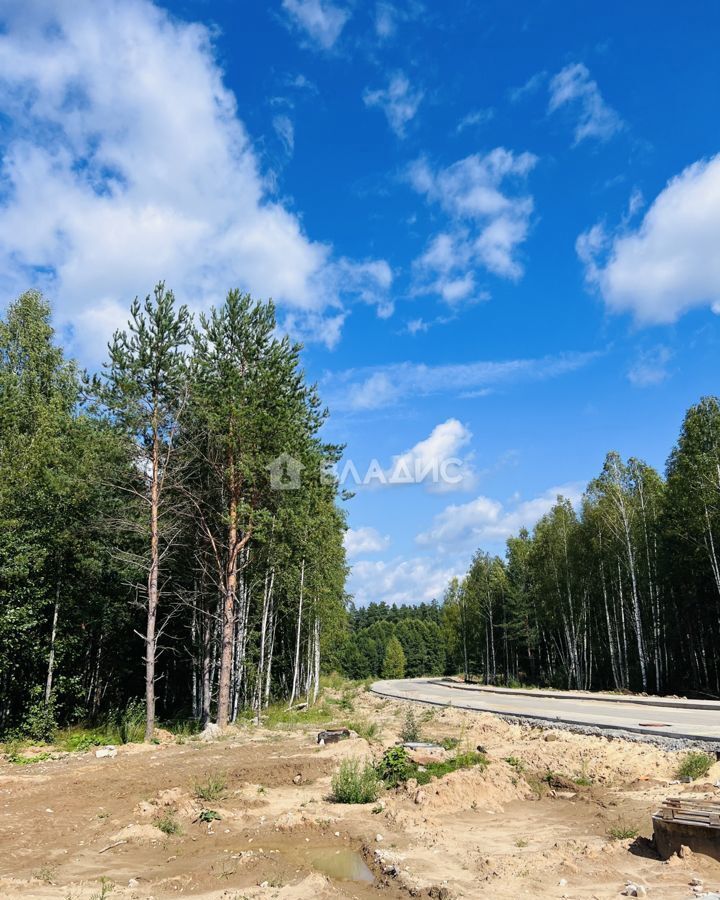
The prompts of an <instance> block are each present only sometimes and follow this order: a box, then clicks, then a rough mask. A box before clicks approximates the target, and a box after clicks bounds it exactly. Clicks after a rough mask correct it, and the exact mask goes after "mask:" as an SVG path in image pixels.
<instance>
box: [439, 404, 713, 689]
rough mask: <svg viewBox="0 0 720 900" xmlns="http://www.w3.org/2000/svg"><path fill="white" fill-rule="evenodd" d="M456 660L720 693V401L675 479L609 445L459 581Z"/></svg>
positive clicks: (482, 671) (613, 683) (540, 678)
mask: <svg viewBox="0 0 720 900" xmlns="http://www.w3.org/2000/svg"><path fill="white" fill-rule="evenodd" d="M443 620H444V623H445V628H446V633H447V636H448V653H449V656H450V659H451V663H450V666H451V667H454V668H456V669H457V670H458V671H463V672H464V673H465V674H466V676H468V677H469V676H471V675H480V676H481V677H482V678H484V679H485V680H486V681H488V682H490V683H494V682H498V681H513V680H517V681H529V682H533V683H538V684H551V685H558V686H564V687H572V688H582V689H589V688H613V689H618V690H622V689H634V690H643V691H655V692H669V691H692V692H697V693H699V694H707V695H712V696H720V660H719V659H718V654H717V652H716V650H717V647H718V643H719V641H720V401H719V400H718V399H717V398H715V397H707V398H704V399H703V400H701V401H700V403H698V404H697V405H696V406H693V407H692V408H691V409H690V410H689V411H688V413H687V415H686V417H685V420H684V423H683V426H682V431H681V434H680V437H679V440H678V443H677V445H676V447H675V448H674V449H673V451H672V453H671V455H670V458H669V460H668V463H667V471H666V473H665V477H664V478H663V477H661V475H660V474H659V473H658V472H656V471H655V470H654V469H653V468H652V467H650V466H648V465H647V464H645V463H643V462H642V461H640V460H638V459H634V458H632V459H629V460H627V461H624V460H623V459H621V457H620V456H619V455H618V454H617V453H609V454H608V456H607V458H606V460H605V464H604V466H603V470H602V472H601V473H600V475H599V476H598V477H597V478H596V479H595V480H594V481H592V482H591V483H590V485H589V486H588V489H587V491H586V493H585V495H584V497H583V500H582V504H581V507H580V510H579V511H576V510H575V509H574V508H573V506H572V504H571V503H570V502H568V501H567V500H565V499H563V498H561V497H559V498H558V500H557V503H556V504H555V506H554V507H553V508H552V510H551V511H550V512H549V513H547V515H545V516H544V517H543V518H542V519H541V520H540V521H539V522H538V523H537V525H536V527H535V529H534V531H533V533H532V534H530V533H529V532H528V531H526V530H523V531H521V532H520V534H519V535H518V536H517V537H513V538H511V539H510V540H509V541H508V543H507V553H506V556H505V558H504V559H501V558H499V557H493V556H490V555H489V554H487V553H484V552H482V551H478V552H477V553H476V554H475V557H474V558H473V561H472V565H471V567H470V570H469V572H468V574H467V575H466V577H465V578H464V579H462V580H461V581H458V580H456V581H453V582H452V583H451V584H450V586H449V587H448V590H447V593H446V596H445V599H444V604H443Z"/></svg>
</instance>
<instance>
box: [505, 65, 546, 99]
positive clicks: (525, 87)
mask: <svg viewBox="0 0 720 900" xmlns="http://www.w3.org/2000/svg"><path fill="white" fill-rule="evenodd" d="M547 77H548V73H547V72H536V73H535V74H534V75H531V76H530V77H529V78H528V80H527V81H526V82H525V84H521V85H520V87H514V88H510V90H509V91H508V94H509V97H510V102H511V103H519V102H520V101H521V100H524V99H525V98H526V97H530V96H532V94H535V93H537V91H538V90H539V89H540V88H541V87H542V86H543V84H544V83H545V80H546V79H547Z"/></svg>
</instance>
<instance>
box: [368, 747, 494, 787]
mask: <svg viewBox="0 0 720 900" xmlns="http://www.w3.org/2000/svg"><path fill="white" fill-rule="evenodd" d="M486 765H487V757H486V756H484V755H483V754H482V753H478V752H476V751H474V750H470V751H467V752H466V753H458V754H456V755H455V756H453V757H451V758H450V759H447V760H442V761H438V762H433V763H427V764H426V765H423V766H418V765H417V763H414V762H413V761H412V760H411V759H410V757H409V756H408V752H407V750H406V749H405V748H404V747H391V748H390V749H388V750H386V751H385V753H384V754H383V757H382V759H381V760H380V762H379V763H378V765H377V772H378V775H379V776H380V778H381V779H382V780H383V781H384V782H385V784H386V785H387V786H388V787H397V786H398V785H399V784H404V783H405V782H406V781H409V779H411V778H414V779H415V780H416V781H417V783H418V784H428V783H429V782H430V780H431V779H432V778H442V777H443V776H444V775H449V774H450V773H451V772H456V771H457V770H458V769H470V768H473V767H475V766H486Z"/></svg>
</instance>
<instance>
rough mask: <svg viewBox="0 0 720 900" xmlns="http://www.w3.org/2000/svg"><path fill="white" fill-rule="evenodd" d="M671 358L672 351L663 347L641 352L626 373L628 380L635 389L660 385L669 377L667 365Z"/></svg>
mask: <svg viewBox="0 0 720 900" xmlns="http://www.w3.org/2000/svg"><path fill="white" fill-rule="evenodd" d="M673 356H674V354H673V351H672V350H671V349H670V348H669V347H663V346H658V347H653V348H652V349H650V350H644V351H642V352H641V353H640V354H639V355H638V357H637V359H636V360H635V362H634V363H633V364H632V366H631V367H630V369H629V371H628V380H629V381H630V383H631V384H633V385H635V387H653V386H654V385H656V384H662V382H663V381H665V380H666V379H667V378H668V377H669V375H670V372H669V370H668V365H669V363H670V360H671V359H672V358H673Z"/></svg>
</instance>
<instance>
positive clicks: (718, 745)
mask: <svg viewBox="0 0 720 900" xmlns="http://www.w3.org/2000/svg"><path fill="white" fill-rule="evenodd" d="M376 684H377V682H376V683H375V684H372V685H370V691H371V692H372V693H373V694H376V695H377V696H378V697H386V698H388V699H391V700H401V701H404V702H406V703H421V704H423V705H425V706H437V707H441V708H449V709H461V710H464V711H467V712H476V713H486V714H489V715H491V716H497V717H498V718H500V719H503V720H504V721H506V722H511V723H520V724H527V725H540V726H541V727H546V728H547V727H550V728H559V729H564V730H570V731H575V732H577V733H580V734H591V735H600V736H606V737H607V736H612V737H618V738H623V737H624V738H625V739H627V740H635V741H640V742H642V743H647V744H653V743H655V744H661V745H667V744H674V745H677V746H679V747H681V748H682V747H688V746H702V747H704V748H705V749H710V750H714V751H720V739H718V738H714V737H704V736H703V735H696V734H685V733H679V732H677V731H676V732H670V731H660V730H655V731H648V730H647V729H646V728H636V727H634V726H632V725H627V726H621V725H588V723H587V722H579V721H577V719H567V718H562V717H561V716H556V717H554V718H551V717H550V716H541V715H534V716H533V715H523V714H520V713H513V712H507V713H506V712H500V711H499V710H496V709H489V708H487V707H479V706H468V705H465V704H462V703H452V702H451V701H449V702H444V701H442V700H423V699H421V698H419V697H415V696H412V695H409V694H400V693H396V692H393V691H386V690H382V689H380V688H377V687H376Z"/></svg>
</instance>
